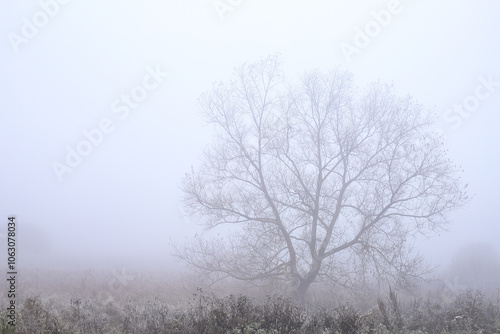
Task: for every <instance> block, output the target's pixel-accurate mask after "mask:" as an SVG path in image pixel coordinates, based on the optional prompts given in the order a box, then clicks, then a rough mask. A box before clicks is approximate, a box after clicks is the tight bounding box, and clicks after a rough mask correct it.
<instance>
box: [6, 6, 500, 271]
mask: <svg viewBox="0 0 500 334" xmlns="http://www.w3.org/2000/svg"><path fill="white" fill-rule="evenodd" d="M381 11H383V12H384V13H390V15H389V16H383V15H382V14H380V13H381ZM499 11H500V3H498V2H496V1H493V0H489V1H482V2H480V3H477V2H473V1H462V2H456V1H449V0H446V1H440V2H438V3H436V2H435V1H430V0H421V1H410V0H401V1H364V2H363V3H362V4H361V3H360V2H352V1H348V0H334V1H324V0H322V1H320V0H314V1H309V2H305V1H284V0H281V1H273V2H269V1H263V0H253V1H246V0H241V1H229V0H207V1H199V0H198V1H195V0H184V1H157V0H156V1H145V2H139V1H106V2H102V1H95V0H89V1H76V0H74V1H62V0H41V1H39V2H35V1H17V2H15V1H4V2H2V3H1V4H0V29H1V36H3V38H2V39H1V40H0V54H1V59H2V61H1V65H0V70H1V72H0V78H1V80H0V85H1V86H0V100H1V101H2V102H1V105H0V115H1V119H0V143H1V144H0V159H1V164H0V165H1V168H2V169H1V173H0V217H2V218H1V219H3V220H4V221H5V224H4V226H6V222H7V217H8V216H9V215H16V217H17V219H18V248H19V259H18V263H19V266H25V267H40V268H88V267H100V268H127V270H128V269H130V270H135V269H143V268H157V269H158V268H159V269H162V270H169V271H175V270H178V269H179V268H182V264H180V263H179V262H178V260H177V259H176V258H174V257H173V256H172V246H171V242H177V243H182V242H183V240H185V239H186V238H189V237H191V236H193V235H194V234H195V233H197V232H198V231H199V227H197V225H196V221H195V220H193V219H190V218H188V217H185V216H184V213H183V209H182V202H181V201H180V198H181V196H182V193H181V190H180V184H181V181H182V177H183V176H184V173H185V172H188V171H189V170H190V168H191V166H197V165H198V164H199V161H200V159H201V153H202V150H203V148H204V147H205V146H206V145H207V144H208V143H209V142H210V140H211V138H212V137H211V132H210V130H209V129H208V128H207V127H206V126H205V125H204V123H203V121H202V119H201V117H200V115H199V113H198V111H199V106H198V102H197V98H198V97H199V96H200V94H202V93H203V92H204V91H207V90H209V89H210V88H211V87H212V83H213V82H218V81H221V80H222V81H224V80H228V79H229V78H230V75H231V73H232V70H233V68H234V67H235V66H238V65H240V64H241V63H243V62H245V61H250V62H251V61H256V60H259V59H260V58H262V57H266V56H268V55H270V54H277V53H279V54H281V56H282V58H283V61H284V66H285V71H286V75H287V76H289V77H290V78H292V79H293V78H295V77H296V76H298V75H300V74H301V73H303V72H305V71H308V70H312V69H321V70H328V69H333V68H336V67H341V68H344V69H348V70H350V71H352V72H353V73H354V75H355V81H356V83H357V84H358V85H359V86H360V87H363V86H364V85H366V84H367V83H369V82H371V81H374V80H379V79H380V80H381V81H382V82H387V83H393V84H394V87H395V89H396V90H397V92H398V93H400V94H401V95H404V94H410V95H412V96H413V97H415V98H416V99H417V100H418V101H420V102H421V103H423V104H424V105H426V106H428V107H429V108H433V110H434V111H435V112H436V114H437V116H438V117H439V121H438V122H437V124H436V129H440V130H438V131H441V132H442V133H444V134H445V136H446V140H445V145H446V146H447V148H448V149H449V152H450V157H451V158H452V160H453V161H455V162H456V163H457V164H458V165H460V166H461V167H462V168H463V170H464V173H463V181H464V183H467V184H468V188H467V189H468V191H469V193H470V194H471V195H472V197H473V199H472V201H471V202H470V203H469V204H468V205H467V206H466V207H465V208H464V209H462V210H459V211H458V212H456V213H455V214H454V215H453V216H451V217H450V221H451V224H450V225H449V226H448V231H443V232H440V233H439V234H437V235H435V236H433V237H431V238H429V239H422V240H420V241H419V242H418V244H417V246H418V248H419V249H420V251H421V252H422V253H423V254H424V255H425V256H426V258H427V259H428V261H430V262H431V263H434V264H442V265H443V266H446V265H448V263H450V261H451V259H452V257H453V256H454V254H456V253H457V252H459V251H460V249H462V248H463V247H466V246H467V245H470V244H490V245H493V247H496V249H497V251H500V249H499V247H498V246H497V244H498V236H500V224H499V222H500V214H499V211H498V205H499V204H500V203H499V200H498V199H499V198H500V177H499V174H498V164H499V162H500V158H499V156H500V155H499V146H498V145H499V144H498V143H499V142H500V132H499V131H498V129H499V126H498V124H499V122H500V113H499V112H498V109H499V106H500V63H499V62H498V59H500V47H499V45H498V39H499V37H500V36H499V34H500V33H499V32H500V22H499V21H498V18H497V16H498V13H499ZM377 20H378V21H377ZM378 22H381V23H378ZM373 27H375V28H373ZM365 29H375V30H371V31H369V34H370V36H368V37H366V38H364V39H363V38H362V37H360V31H366V30H365ZM130 94H132V95H133V96H135V98H134V100H133V101H130V98H129V97H127V96H130ZM461 104H462V105H464V107H461V109H460V108H458V107H456V106H457V105H461ZM96 129H99V130H96ZM96 131H97V132H96ZM96 133H99V134H100V135H98V134H96ZM92 136H94V137H92ZM88 138H93V140H94V143H93V144H92V145H91V146H90V147H89V146H88V144H85V143H84V142H87V143H89V139H88ZM79 145H80V146H79ZM85 145H87V146H85ZM78 149H80V150H81V151H82V152H85V154H86V155H85V156H82V157H80V159H78V158H75V157H74V156H73V157H69V156H71V155H72V153H71V152H72V151H73V150H78ZM68 159H69V160H68ZM68 161H69V162H70V163H68ZM69 164H72V166H69ZM62 165H65V166H66V167H61V166H62ZM61 168H62V169H61ZM2 228H3V227H2ZM1 233H3V234H2V240H1V241H2V244H4V243H5V236H6V235H5V233H6V229H5V228H3V230H2V231H1ZM4 247H5V246H4ZM2 253H5V252H4V251H2ZM3 256H5V254H2V259H3ZM2 261H3V263H5V264H6V261H4V260H2Z"/></svg>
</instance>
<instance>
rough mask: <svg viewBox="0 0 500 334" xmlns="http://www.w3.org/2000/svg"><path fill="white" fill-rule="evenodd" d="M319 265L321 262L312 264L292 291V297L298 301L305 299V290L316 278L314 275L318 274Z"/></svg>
mask: <svg viewBox="0 0 500 334" xmlns="http://www.w3.org/2000/svg"><path fill="white" fill-rule="evenodd" d="M320 267H321V263H316V264H314V265H313V267H312V268H311V269H310V270H309V272H308V273H307V274H306V275H305V276H304V277H303V278H301V279H300V281H299V285H298V286H297V288H296V289H295V291H294V297H295V298H296V299H297V300H298V301H300V302H304V301H305V298H306V293H307V290H308V289H309V287H310V286H311V284H312V283H313V282H314V280H315V279H316V276H318V273H319V269H320Z"/></svg>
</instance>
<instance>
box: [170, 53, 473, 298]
mask: <svg viewBox="0 0 500 334" xmlns="http://www.w3.org/2000/svg"><path fill="white" fill-rule="evenodd" d="M200 104H201V110H202V114H203V116H204V117H205V119H206V121H207V122H208V123H209V124H212V125H213V126H214V129H215V134H216V138H215V141H214V142H213V144H212V145H211V146H210V147H209V148H207V149H206V151H205V153H204V156H203V159H202V165H201V166H200V168H198V169H197V170H194V169H193V170H192V171H191V172H190V173H188V174H186V176H185V179H184V183H183V190H184V193H185V204H186V211H187V212H188V213H190V214H194V215H196V216H198V217H199V218H200V220H201V223H202V224H203V225H204V226H205V227H206V230H207V232H208V231H210V230H217V228H219V227H222V226H227V225H233V226H235V225H236V226H237V228H235V229H233V230H232V231H233V233H232V234H228V233H226V232H227V231H223V230H222V231H223V232H222V235H220V236H219V237H217V238H213V237H210V238H209V237H208V236H207V235H205V236H202V237H198V238H195V239H194V240H193V242H191V243H188V244H187V245H184V247H181V248H180V249H177V252H178V256H180V257H181V258H182V259H184V260H185V261H187V263H189V264H190V265H192V266H193V267H194V268H196V269H198V270H199V271H200V272H201V273H203V274H204V275H205V277H209V278H211V279H212V280H214V281H216V280H219V279H223V278H226V277H232V278H236V279H238V280H245V281H251V282H255V283H259V282H265V281H267V280H270V279H274V280H276V279H279V280H281V281H280V282H282V283H290V286H291V287H292V288H293V289H294V293H295V294H296V296H297V297H299V298H303V297H304V296H305V294H306V291H307V290H308V288H309V287H310V286H311V284H312V283H313V282H318V281H324V280H327V281H330V282H334V283H336V284H338V285H340V286H343V287H345V288H348V289H352V288H355V287H356V286H358V285H359V284H360V283H362V281H363V280H364V279H365V278H366V277H372V276H375V277H381V278H384V279H386V280H389V282H390V284H392V285H393V286H394V285H397V286H404V285H407V284H409V283H410V282H411V281H412V279H413V278H416V277H419V276H420V275H422V273H423V272H424V271H425V269H426V267H425V265H424V263H423V261H422V258H421V257H420V256H419V255H418V254H415V252H414V251H413V250H412V247H411V242H410V241H411V240H412V237H413V236H415V235H416V234H418V233H427V232H430V231H434V230H437V229H439V228H440V227H442V226H443V224H445V223H446V217H445V215H446V213H448V212H449V211H450V210H454V209H457V208H458V207H460V206H461V205H463V204H464V203H465V202H466V201H467V197H466V194H465V192H464V190H463V188H462V187H461V185H460V182H459V178H458V177H457V172H459V171H458V170H457V168H456V167H455V166H454V165H453V164H452V163H451V162H450V160H448V159H447V157H446V152H445V151H444V149H443V147H442V141H441V140H440V139H439V138H438V137H437V136H434V135H433V134H432V132H431V131H430V128H429V125H430V124H431V119H430V117H429V116H428V113H426V112H424V109H423V107H422V106H421V105H420V104H418V103H416V102H415V101H414V100H413V99H412V98H411V97H398V96H396V95H395V94H394V92H393V90H392V89H391V87H389V86H386V85H383V84H380V83H373V84H371V85H369V86H368V88H367V89H366V90H365V91H363V92H362V93H361V92H358V91H357V90H355V89H354V87H353V82H352V75H351V74H350V73H348V72H345V71H340V70H335V71H332V72H331V73H328V74H322V73H319V72H312V73H309V74H306V75H304V76H303V77H302V79H301V81H300V82H299V84H297V85H296V86H295V87H293V88H289V87H288V86H287V85H286V83H285V81H284V75H283V73H282V70H281V63H280V60H279V58H278V57H269V58H267V59H264V60H262V61H260V62H257V63H253V64H244V65H242V66H241V67H239V68H237V69H236V70H235V74H234V77H233V78H232V80H230V81H229V82H227V83H220V84H218V85H215V86H214V87H213V89H212V90H211V91H210V92H207V93H205V94H204V95H202V96H201V97H200Z"/></svg>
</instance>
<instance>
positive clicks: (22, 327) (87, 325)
mask: <svg viewBox="0 0 500 334" xmlns="http://www.w3.org/2000/svg"><path fill="white" fill-rule="evenodd" d="M17 316H18V325H17V328H16V330H15V333H82V334H91V333H131V334H132V333H134V334H139V333H144V334H146V333H147V334H153V333H155V334H156V333H158V334H159V333H179V334H181V333H182V334H189V333H196V334H203V333H206V334H218V333H220V334H265V333H273V334H274V333H308V334H313V333H322V334H323V333H374V334H375V333H380V334H382V333H384V334H385V333H408V334H409V333H414V334H417V333H418V334H421V333H436V334H437V333H440V334H444V333H450V334H452V333H453V334H460V333H478V334H479V333H482V334H488V333H500V303H499V300H498V297H496V298H495V299H494V300H491V299H489V298H487V297H486V296H484V295H483V294H482V293H481V292H479V291H476V292H473V291H466V292H462V293H460V294H458V295H456V296H455V297H454V298H451V299H449V300H447V301H445V300H441V302H439V303H438V302H436V301H433V300H432V299H431V298H426V299H422V298H421V299H417V300H413V301H412V302H404V303H402V302H401V301H400V300H399V299H398V296H397V295H396V293H394V292H393V291H390V292H389V295H388V296H387V297H384V298H379V300H378V306H377V307H376V308H373V309H372V310H370V311H368V312H363V313H362V312H361V311H359V310H358V309H357V308H355V307H353V306H350V305H349V304H345V305H343V306H340V307H329V306H322V307H313V306H310V305H309V306H308V305H303V304H302V305H298V304H297V303H295V302H293V300H292V299H290V298H286V297H282V296H278V295H275V296H268V297H266V298H264V299H254V298H251V297H249V296H246V295H242V294H238V295H235V294H232V295H229V296H225V297H217V296H215V295H213V294H209V293H205V292H203V291H202V290H200V289H199V290H198V291H197V292H196V293H194V294H193V296H192V297H191V298H190V300H189V303H186V304H185V305H184V306H183V307H178V306H176V307H174V306H171V305H170V304H168V303H167V301H166V300H164V298H163V297H162V298H160V297H157V298H153V299H152V300H150V301H146V302H134V301H128V302H125V303H124V304H122V305H120V303H117V302H116V301H113V300H111V301H110V300H106V299H104V298H95V297H92V298H87V299H70V300H67V301H66V302H64V303H62V304H56V303H54V301H53V300H51V299H47V300H43V299H42V298H41V297H40V296H32V297H28V298H26V299H24V301H23V303H22V306H21V307H20V309H19V310H18V314H17ZM0 332H1V333H14V332H13V331H12V330H11V328H10V327H9V326H8V325H6V323H5V317H4V319H3V320H2V321H1V322H0Z"/></svg>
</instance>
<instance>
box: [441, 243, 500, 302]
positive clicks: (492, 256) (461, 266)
mask: <svg viewBox="0 0 500 334" xmlns="http://www.w3.org/2000/svg"><path fill="white" fill-rule="evenodd" d="M446 277H447V279H448V282H453V284H455V285H459V286H461V287H463V288H464V289H477V290H482V291H485V292H494V291H496V290H497V289H499V288H500V254H499V253H498V251H497V250H496V249H495V248H494V247H493V246H492V245H490V244H470V245H467V246H464V247H462V248H461V249H459V250H458V251H457V252H456V253H455V255H454V256H453V258H452V260H451V263H450V265H449V267H448V270H447V273H446Z"/></svg>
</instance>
